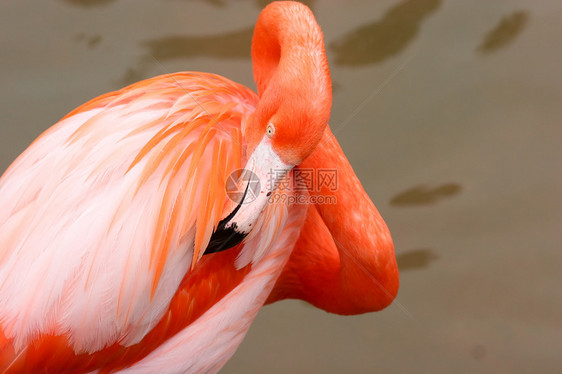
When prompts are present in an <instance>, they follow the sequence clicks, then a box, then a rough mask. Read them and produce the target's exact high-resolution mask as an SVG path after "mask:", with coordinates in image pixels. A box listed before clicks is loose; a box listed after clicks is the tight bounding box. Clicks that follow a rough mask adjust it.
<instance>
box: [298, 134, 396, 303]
mask: <svg viewBox="0 0 562 374" xmlns="http://www.w3.org/2000/svg"><path fill="white" fill-rule="evenodd" d="M314 165H326V167H329V168H330V169H331V170H337V176H336V178H337V180H336V183H335V184H331V185H328V184H326V185H324V184H323V185H321V186H318V187H319V188H314V189H312V190H311V191H310V194H311V195H316V196H317V197H318V196H322V200H327V199H326V196H333V197H334V198H335V199H336V200H337V202H336V203H335V204H333V203H329V204H317V205H316V206H315V207H316V208H317V211H318V213H319V214H320V217H321V219H322V220H323V221H324V224H325V225H326V228H327V230H329V231H330V234H331V235H332V238H333V240H334V244H335V246H336V247H337V251H338V253H339V258H340V263H339V267H340V268H339V272H338V274H337V275H336V276H335V277H334V279H331V281H329V282H328V283H331V282H333V284H332V285H331V287H333V288H334V289H337V290H339V292H340V293H341V294H342V295H347V296H348V297H349V298H352V299H354V300H349V301H347V302H346V304H345V305H344V306H337V305H334V306H333V308H334V310H335V312H337V313H341V314H355V313H362V312H367V311H372V310H379V309H382V308H384V307H386V306H387V305H388V304H390V302H391V301H392V300H393V299H394V297H395V296H396V293H397V292H398V284H399V280H398V268H397V264H396V257H395V254H394V245H393V242H392V238H391V236H390V232H389V230H388V228H387V226H386V224H385V222H384V220H383V218H382V217H381V215H380V214H379V212H378V210H377V209H376V207H375V205H374V204H373V202H372V201H371V199H370V198H369V196H368V195H367V193H366V192H365V190H364V189H363V187H362V186H361V182H360V181H359V179H358V178H357V176H356V175H355V173H354V171H353V169H352V167H351V165H350V164H349V161H348V160H347V159H346V158H345V156H344V154H343V151H342V150H341V148H340V146H339V144H338V142H337V140H336V139H335V137H334V136H333V134H332V133H331V131H330V130H329V128H327V129H326V132H325V133H324V137H323V139H322V141H321V143H320V145H319V147H318V148H317V149H316V150H315V151H314V152H313V153H312V154H311V155H310V156H309V157H308V158H307V159H306V160H305V161H304V162H303V163H302V164H301V165H300V167H302V168H309V167H314ZM317 201H321V199H318V198H317ZM334 302H335V301H334ZM326 305H329V302H327V303H326Z"/></svg>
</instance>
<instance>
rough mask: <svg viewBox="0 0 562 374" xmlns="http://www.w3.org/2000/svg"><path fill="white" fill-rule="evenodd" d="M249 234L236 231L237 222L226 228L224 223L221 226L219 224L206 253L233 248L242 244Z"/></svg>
mask: <svg viewBox="0 0 562 374" xmlns="http://www.w3.org/2000/svg"><path fill="white" fill-rule="evenodd" d="M221 223H222V222H221ZM247 235H248V234H246V233H243V232H238V231H236V225H235V224H233V225H232V226H230V227H228V228H224V225H222V227H221V225H220V224H219V226H218V227H217V230H216V231H215V232H213V235H211V240H210V241H209V245H208V246H207V249H205V253H204V254H209V253H216V252H221V251H225V250H227V249H229V248H232V247H234V246H235V245H238V244H240V243H241V242H242V240H244V238H245V237H246V236H247Z"/></svg>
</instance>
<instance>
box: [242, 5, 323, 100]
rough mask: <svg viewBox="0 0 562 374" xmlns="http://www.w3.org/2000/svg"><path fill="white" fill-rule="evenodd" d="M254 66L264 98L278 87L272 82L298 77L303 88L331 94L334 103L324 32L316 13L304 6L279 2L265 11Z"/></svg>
mask: <svg viewBox="0 0 562 374" xmlns="http://www.w3.org/2000/svg"><path fill="white" fill-rule="evenodd" d="M252 63H253V67H254V79H255V81H256V84H257V86H258V94H259V96H260V98H261V97H263V96H264V93H265V92H266V91H267V90H268V88H269V87H271V86H276V84H272V82H276V83H279V81H280V80H283V81H287V80H288V79H290V78H291V77H295V78H297V79H298V82H296V83H299V84H298V87H299V89H301V88H302V87H308V89H311V90H314V91H313V92H316V95H318V93H319V92H326V93H329V94H330V102H331V81H330V73H329V69H328V60H327V58H326V53H325V49H324V40H323V36H322V31H321V29H320V26H318V24H317V23H316V20H315V18H314V15H313V14H312V11H311V10H310V9H309V8H308V7H306V6H305V5H303V4H301V3H298V2H292V1H288V2H275V3H271V4H270V5H268V6H267V7H266V8H265V9H264V10H263V11H262V12H261V14H260V16H259V18H258V21H257V23H256V26H255V29H254V36H253V40H252ZM303 70H304V71H303ZM303 80H308V82H303Z"/></svg>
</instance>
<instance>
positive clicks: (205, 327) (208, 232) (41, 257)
mask: <svg viewBox="0 0 562 374" xmlns="http://www.w3.org/2000/svg"><path fill="white" fill-rule="evenodd" d="M252 59H253V64H254V76H255V80H256V82H257V86H258V93H259V97H258V96H256V95H255V94H254V93H253V92H252V91H251V90H249V89H248V88H245V87H243V86H241V85H239V84H236V83H234V82H232V81H230V80H228V79H226V78H223V77H220V76H217V75H212V74H206V73H193V72H188V73H177V74H171V75H165V76H160V77H156V78H153V79H148V80H145V81H142V82H139V83H136V84H133V85H131V86H129V87H126V88H124V89H122V90H120V91H117V92H112V93H108V94H106V95H103V96H100V97H98V98H96V99H93V100H92V101H90V102H88V103H86V104H84V105H82V106H80V107H79V108H77V109H76V110H74V111H73V112H71V113H70V114H68V115H67V116H66V117H64V118H63V119H62V120H61V121H60V122H59V123H57V124H56V125H55V126H53V127H51V128H50V129H48V130H47V131H46V132H45V133H44V134H42V135H41V136H40V137H39V138H38V139H37V140H36V141H35V142H34V143H33V144H32V145H31V146H30V147H29V148H28V149H27V150H26V151H25V152H24V153H23V154H22V155H21V156H20V157H19V158H18V159H17V160H16V161H15V162H14V163H13V164H12V165H11V166H10V168H9V169H8V170H7V171H6V172H5V174H4V175H3V176H2V179H1V180H0V206H2V210H1V211H0V242H1V243H2V247H1V248H0V372H3V373H22V372H32V373H35V372H67V373H79V372H99V373H108V372H117V371H120V372H121V371H122V372H125V373H129V372H130V373H154V372H167V373H168V372H169V373H172V372H173V373H180V372H181V373H203V372H216V371H218V370H219V369H220V368H221V367H222V366H223V365H224V363H225V362H226V361H227V360H228V359H229V358H230V357H231V356H232V354H233V353H234V351H235V350H236V348H237V346H238V345H239V344H240V342H241V340H242V339H243V337H244V335H245V333H246V331H247V330H248V328H249V326H250V323H251V322H252V320H253V319H254V317H255V316H256V314H257V312H258V310H259V309H260V308H261V307H262V306H263V305H264V304H265V303H270V302H274V301H277V300H281V299H284V298H300V299H303V300H306V301H308V302H310V303H312V304H313V305H315V306H317V307H319V308H322V309H324V310H326V311H329V312H333V313H340V314H355V313H364V312H368V311H374V310H379V309H382V308H384V307H385V306H387V305H388V304H390V303H391V301H392V300H393V299H394V297H395V295H396V293H397V290H398V271H397V267H396V260H395V256H394V249H393V244H392V240H391V238H390V234H389V231H388V229H387V227H386V225H385V223H384V221H383V220H382V218H381V216H380V215H379V213H378V212H377V210H376V208H375V206H374V205H373V203H372V202H371V200H370V199H369V197H368V196H367V194H366V193H365V191H364V190H363V188H362V187H361V184H360V182H359V180H358V179H357V177H356V176H355V174H354V172H353V169H352V168H351V166H350V164H349V163H348V161H347V159H346V158H345V156H344V154H343V152H342V150H341V148H340V147H339V145H338V143H337V141H336V140H335V138H334V136H333V135H332V133H331V132H330V129H329V127H328V126H327V123H328V119H329V116H330V109H331V102H332V95H331V81H330V76H329V71H328V63H327V59H326V54H325V50H324V43H323V37H322V33H321V31H320V28H319V26H318V25H317V23H316V21H315V19H314V16H313V15H312V12H311V11H310V10H309V9H308V8H307V7H306V6H304V5H302V4H299V3H296V2H277V3H272V4H270V5H269V6H267V7H266V8H265V9H264V10H263V12H262V13H261V15H260V17H259V19H258V21H257V24H256V27H255V32H254V37H253V41H252ZM241 167H245V168H246V170H251V171H252V172H253V173H254V175H256V176H257V178H259V181H260V182H261V184H260V185H261V188H260V189H259V190H258V191H257V195H256V196H253V197H252V198H250V194H248V193H247V192H248V185H249V183H248V185H246V186H244V183H246V182H244V180H245V179H243V178H242V179H241V182H240V187H241V188H245V192H246V193H245V194H244V195H243V197H242V198H241V199H240V200H239V201H237V202H236V203H233V202H230V200H229V199H228V197H227V194H226V190H225V181H226V179H227V176H228V175H229V174H230V173H231V172H233V171H234V170H236V169H239V168H241ZM296 168H301V170H304V169H315V170H319V169H322V168H330V169H336V170H337V171H338V174H337V176H338V185H337V188H336V189H333V188H328V186H326V185H324V186H320V187H319V188H313V189H310V191H308V192H306V191H305V192H302V193H303V194H304V196H305V197H306V196H308V197H309V198H310V197H326V196H331V197H333V198H335V200H334V201H337V203H336V204H310V203H309V204H288V203H286V202H283V201H282V200H281V199H271V197H278V196H280V195H281V194H289V195H290V196H296V195H295V194H296V193H297V192H295V189H294V188H293V189H286V188H285V189H281V188H280V187H279V183H281V182H282V181H287V180H288V179H290V178H288V176H290V175H291V173H295V170H296ZM293 169H295V170H293ZM272 170H274V171H275V173H273V174H272V173H271V171H272ZM246 173H247V172H246ZM268 173H269V174H268ZM271 175H273V177H271ZM267 178H270V179H272V180H270V181H266V179H267ZM283 183H284V182H283ZM272 194H273V195H272Z"/></svg>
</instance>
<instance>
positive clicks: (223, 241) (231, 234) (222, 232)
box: [203, 184, 249, 255]
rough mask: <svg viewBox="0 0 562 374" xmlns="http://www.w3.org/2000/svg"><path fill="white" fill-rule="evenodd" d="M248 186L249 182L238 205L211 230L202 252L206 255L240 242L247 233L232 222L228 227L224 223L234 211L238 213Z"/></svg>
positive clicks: (230, 217)
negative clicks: (207, 242) (211, 232)
mask: <svg viewBox="0 0 562 374" xmlns="http://www.w3.org/2000/svg"><path fill="white" fill-rule="evenodd" d="M248 187H249V184H248V185H247V186H246V189H245V190H244V196H242V199H241V200H240V203H238V206H237V207H236V208H235V209H234V210H233V211H232V212H231V213H230V214H229V215H228V216H227V217H225V218H224V219H222V220H221V221H220V222H219V224H218V225H217V229H216V230H215V232H213V235H211V240H210V241H209V245H207V248H206V249H205V252H204V253H203V254H205V255H206V254H209V253H216V252H221V251H225V250H227V249H229V248H232V247H234V246H235V245H238V244H240V243H241V242H242V240H244V238H245V237H246V236H247V235H248V234H247V233H243V232H240V231H237V230H236V229H237V226H236V223H234V222H233V223H232V224H231V225H230V226H229V227H226V224H227V223H229V222H230V221H231V220H232V219H233V218H234V216H235V215H236V213H238V211H239V210H240V207H241V206H242V203H243V202H244V198H245V197H246V194H247V193H248Z"/></svg>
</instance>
